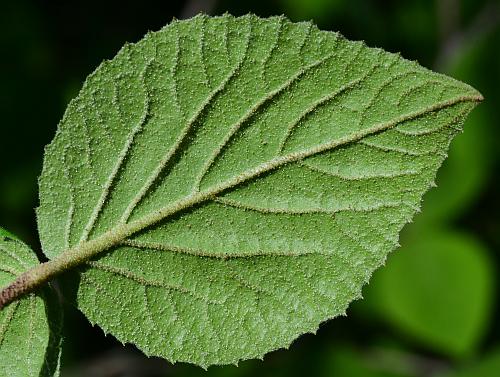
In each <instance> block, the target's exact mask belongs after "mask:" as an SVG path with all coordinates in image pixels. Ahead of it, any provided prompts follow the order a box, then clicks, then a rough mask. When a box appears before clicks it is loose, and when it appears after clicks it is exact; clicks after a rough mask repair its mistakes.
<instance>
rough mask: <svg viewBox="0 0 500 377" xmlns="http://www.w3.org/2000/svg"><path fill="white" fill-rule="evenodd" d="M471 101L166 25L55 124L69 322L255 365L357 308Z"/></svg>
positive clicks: (247, 38) (241, 30)
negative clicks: (76, 316)
mask: <svg viewBox="0 0 500 377" xmlns="http://www.w3.org/2000/svg"><path fill="white" fill-rule="evenodd" d="M480 99H481V96H480V94H479V93H477V92H476V91H475V90H474V89H473V88H471V87H469V86H467V85H465V84H463V83H460V82H458V81H455V80H453V79H451V78H448V77H446V76H443V75H440V74H437V73H433V72H431V71H429V70H427V69H425V68H422V67H421V66H419V65H418V64H417V63H414V62H410V61H407V60H404V59H402V58H401V57H400V56H399V55H395V54H390V53H387V52H384V51H383V50H380V49H374V48H368V47H366V46H365V45H364V44H363V43H361V42H350V41H348V40H346V39H344V38H343V37H342V36H340V35H339V34H336V33H332V32H324V31H319V30H318V29H317V28H316V27H315V26H313V25H312V24H310V23H295V24H294V23H291V22H289V21H287V20H286V19H285V18H282V17H274V18H269V19H260V18H257V17H255V16H245V17H241V18H234V17H231V16H222V17H214V18H210V17H206V16H198V17H195V18H193V19H191V20H187V21H174V22H172V23H171V24H170V25H168V26H166V27H165V28H163V29H162V30H160V31H159V32H155V33H149V34H148V35H146V37H145V38H144V39H143V40H141V41H140V42H138V43H137V44H134V45H130V44H127V45H125V47H123V48H122V50H120V52H119V53H118V54H117V56H116V57H115V58H113V59H112V60H111V61H106V62H104V63H102V64H101V66H100V67H99V68H98V69H97V70H96V71H95V72H94V73H93V74H92V75H90V76H89V77H88V79H87V81H86V82H85V84H84V86H83V89H82V90H81V92H80V94H79V95H78V97H77V98H76V99H74V100H73V101H72V102H71V103H70V105H69V106H68V109H67V111H66V113H65V115H64V118H63V120H62V121H61V124H60V125H59V128H58V131H57V135H56V137H55V139H54V140H53V142H52V143H51V144H50V146H49V147H48V148H47V150H46V155H45V161H44V169H43V173H42V176H41V179H40V207H39V209H38V225H39V229H40V236H41V240H42V244H43V249H44V252H45V253H46V254H47V255H48V256H49V258H58V257H60V256H61V255H62V253H63V252H64V251H65V250H67V249H72V250H79V249H82V250H83V249H85V250H87V251H89V250H90V251H92V253H93V254H95V257H94V258H93V260H91V261H89V262H88V263H87V264H86V267H85V268H84V269H82V271H81V272H82V273H81V275H80V286H79V290H78V295H77V301H78V306H79V308H80V309H81V310H82V311H83V312H84V313H85V314H86V315H87V317H88V318H89V319H90V321H92V322H93V323H97V324H99V325H100V326H101V327H102V328H103V329H104V330H105V331H106V332H110V333H112V334H113V335H114V336H116V337H117V338H118V339H119V340H121V341H124V342H133V343H134V344H136V345H137V346H138V347H139V348H141V349H142V350H143V351H144V352H145V353H147V354H149V355H158V356H163V357H166V358H167V359H169V360H171V361H174V362H175V361H188V362H193V363H196V364H198V365H201V366H207V365H211V364H227V363H237V362H238V360H241V359H248V358H255V357H262V356H263V355H264V354H265V353H266V352H268V351H270V350H273V349H277V348H281V347H287V346H288V345H289V344H290V343H291V342H292V341H293V340H294V339H295V338H296V337H297V336H299V335H300V334H303V333H306V332H314V331H316V329H317V328H318V325H319V324H320V323H321V322H322V321H324V320H327V319H329V318H332V317H335V316H337V315H340V314H343V313H344V312H345V310H346V308H347V305H348V304H349V303H350V302H351V301H352V300H354V299H355V298H358V297H359V296H360V290H361V287H362V285H363V284H364V283H366V282H367V280H368V278H369V276H370V275H371V273H372V272H373V270H375V269H376V268H377V267H378V266H380V265H381V264H382V263H383V262H384V260H385V258H386V255H387V254H388V253H389V252H390V251H391V250H392V249H393V248H395V247H396V245H397V240H398V233H399V231H400V230H401V228H402V227H403V225H404V224H405V223H407V222H408V221H409V220H410V219H411V217H412V216H413V214H414V213H415V211H416V210H417V209H418V207H419V203H420V200H421V197H422V195H423V193H424V192H425V191H426V190H427V189H428V188H429V187H430V185H431V184H432V182H433V179H434V176H435V174H436V170H437V168H438V167H439V166H440V164H441V162H442V160H443V159H444V157H445V155H446V150H447V148H448V144H449V142H450V140H451V138H452V136H453V135H455V134H456V133H457V132H458V131H460V130H461V125H462V123H463V121H464V119H465V117H466V115H467V113H468V112H469V111H470V110H471V109H472V108H473V107H474V105H475V103H476V102H477V101H479V100H480ZM99 248H105V249H106V252H105V253H97V252H96V251H99ZM94 249H95V250H94Z"/></svg>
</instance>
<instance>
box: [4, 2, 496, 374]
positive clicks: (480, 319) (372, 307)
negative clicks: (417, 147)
mask: <svg viewBox="0 0 500 377" xmlns="http://www.w3.org/2000/svg"><path fill="white" fill-rule="evenodd" d="M200 10H201V11H204V12H206V13H208V14H221V13H224V12H226V11H228V12H229V13H232V14H234V15H242V14H245V13H247V12H253V13H255V14H257V15H259V16H269V15H276V14H285V15H287V16H288V17H289V18H290V19H292V20H294V21H299V20H309V19H312V20H313V21H314V22H315V23H316V24H318V26H319V27H320V28H322V29H325V30H334V31H340V32H341V33H342V34H343V35H345V36H346V37H347V38H349V39H352V40H360V39H363V40H365V41H366V42H367V44H368V45H369V46H378V47H382V48H384V49H385V50H388V51H392V52H401V53H402V55H403V56H404V57H406V58H408V59H412V60H418V61H419V62H420V63H421V64H423V65H424V66H426V67H429V68H431V69H434V70H437V71H440V72H443V73H447V74H449V75H451V76H453V77H455V78H457V79H460V80H463V81H466V82H467V83H469V84H471V85H473V86H474V87H475V88H477V89H478V90H479V91H481V92H482V94H483V95H484V97H485V101H484V102H483V103H482V104H481V105H480V106H479V107H478V108H477V109H476V110H475V111H474V112H473V114H472V115H471V116H470V118H469V119H468V121H467V122H466V124H465V132H464V133H463V134H461V135H460V136H458V137H457V138H456V140H455V141H454V142H453V144H452V147H451V151H450V154H449V155H450V157H449V159H448V160H447V162H446V163H445V165H444V166H443V168H442V169H441V170H440V172H439V175H438V179H437V183H438V188H436V189H433V190H432V191H431V192H430V193H429V194H427V195H426V197H425V198H424V199H425V200H424V205H423V213H422V214H420V215H418V216H417V218H416V219H415V222H414V223H412V224H410V225H408V226H407V227H406V228H405V230H404V232H403V235H402V237H401V244H402V248H401V249H400V250H398V251H397V252H396V253H395V254H393V255H391V256H390V257H389V260H388V262H387V265H386V267H385V268H383V269H381V270H380V271H378V272H377V273H376V274H375V276H374V278H373V280H372V282H371V283H370V285H369V286H367V287H366V289H365V291H364V296H365V300H363V301H360V302H356V303H354V304H353V305H352V306H351V308H350V309H349V310H348V316H347V317H343V318H337V319H335V320H332V321H329V322H328V323H325V324H323V325H322V326H321V328H320V330H319V332H318V334H317V335H315V336H313V335H306V336H302V337H300V338H299V339H298V340H297V341H296V342H295V343H294V344H293V345H292V346H291V348H290V349H289V350H286V351H285V350H279V351H276V352H273V353H271V354H269V355H267V356H266V357H265V359H264V361H246V362H242V363H241V364H240V367H239V368H236V367H234V366H227V367H212V368H210V369H209V370H208V372H205V371H203V370H201V369H199V368H197V367H193V366H189V365H183V364H178V365H174V366H172V365H170V364H169V363H167V362H165V361H163V360H160V359H154V358H150V359H148V358H146V357H145V356H143V355H142V354H141V353H140V352H139V351H137V350H136V349H135V348H134V347H132V346H126V347H123V346H122V345H121V344H118V342H117V341H116V340H114V338H113V337H112V336H109V335H108V336H105V335H104V334H103V333H102V332H101V331H100V330H99V329H98V328H93V327H91V326H90V324H89V323H88V322H87V321H86V320H85V318H83V316H82V315H81V314H79V313H78V312H76V311H75V310H69V309H67V313H66V319H67V320H66V325H65V334H66V336H67V337H68V338H69V340H68V342H67V343H66V345H65V348H64V354H63V373H62V375H63V377H64V376H109V377H111V376H113V377H119V376H120V377H121V376H124V377H125V376H130V377H132V376H141V377H142V376H198V375H200V376H201V375H209V376H253V375H260V376H288V375H290V376H293V375H296V376H300V375H318V376H335V377H337V376H338V377H351V376H352V377H357V376H368V377H412V376H416V377H418V376H432V377H434V376H436V377H442V376H447V377H452V376H462V377H465V376H478V377H489V376H497V375H500V341H499V335H500V325H499V323H498V321H497V319H498V318H499V314H500V310H499V305H498V300H497V297H498V286H499V279H497V274H498V271H499V267H500V263H499V262H500V256H499V252H500V217H499V216H498V215H499V213H500V200H499V193H500V190H499V188H498V184H499V176H498V172H499V157H500V143H499V140H500V139H499V138H500V125H499V121H498V119H499V116H500V2H498V1H495V0H434V1H424V0H410V1H398V0H390V1H388V0H379V1H363V0H350V1H341V0H266V1H263V0H258V1H256V0H254V1H243V0H240V1H231V0H210V1H163V2H158V3H155V2H152V1H135V2H131V3H127V2H123V1H122V2H105V1H102V0H101V1H96V0H92V1H85V2H69V1H48V0H47V1H42V0H39V1H35V0H33V1H28V0H17V1H8V2H7V1H3V2H2V3H0V51H1V52H0V54H1V55H0V57H1V59H0V117H1V118H0V119H1V121H0V122H1V123H0V124H1V125H0V225H2V226H3V227H5V228H7V229H9V230H10V231H12V232H13V233H15V234H17V235H19V236H20V237H21V238H22V239H24V240H25V241H26V242H28V243H29V244H30V245H31V246H33V247H34V248H35V249H36V250H40V245H39V244H38V241H37V236H36V222H35V217H34V210H33V209H34V208H35V207H36V206H37V177H38V175H39V173H40V170H41V164H42V156H43V148H44V146H45V145H46V144H48V143H49V142H50V141H51V138H52V137H53V135H54V133H55V130H56V127H57V123H58V121H59V119H61V117H62V114H63V112H64V109H65V107H66V105H67V103H68V101H69V100H70V99H71V98H72V97H74V96H75V95H76V94H77V92H78V90H79V88H80V86H81V85H82V83H83V81H84V79H85V77H86V76H87V75H88V74H89V73H90V72H92V71H93V70H94V69H95V67H96V66H97V65H98V64H99V63H100V62H101V61H102V60H103V59H109V58H112V57H113V56H114V55H115V53H116V52H117V51H118V49H119V48H120V47H121V46H122V45H123V44H124V43H125V42H126V41H130V42H135V41H138V40H139V39H141V38H142V36H143V35H144V34H145V33H146V32H147V31H148V30H153V31H154V30H158V29H159V28H161V27H162V26H163V25H165V24H166V23H168V22H169V21H170V20H171V19H172V17H177V18H186V17H190V16H192V15H194V14H196V13H197V12H198V11H200ZM40 257H43V256H41V255H40ZM0 367H1V366H0ZM497 373H498V374H497Z"/></svg>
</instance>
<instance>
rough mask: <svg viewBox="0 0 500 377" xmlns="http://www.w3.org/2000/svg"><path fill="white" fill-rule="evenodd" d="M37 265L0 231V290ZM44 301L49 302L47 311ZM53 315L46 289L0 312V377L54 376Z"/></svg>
mask: <svg viewBox="0 0 500 377" xmlns="http://www.w3.org/2000/svg"><path fill="white" fill-rule="evenodd" d="M37 264H38V260H37V258H36V256H35V253H34V252H33V251H32V250H31V249H30V248H29V247H28V246H26V245H25V244H24V243H22V242H21V241H19V240H18V239H17V238H14V236H13V235H11V234H10V233H9V232H7V231H5V230H4V229H2V228H0V287H4V286H7V285H8V284H9V283H11V282H12V281H13V280H14V279H15V278H16V277H17V276H18V275H20V274H21V273H22V272H24V271H26V270H28V269H29V268H30V267H33V266H35V265H37ZM45 301H48V302H50V306H51V307H50V308H49V309H46V305H45ZM57 311H58V302H57V298H56V297H55V294H54V292H52V289H51V288H49V287H46V288H44V289H43V291H41V292H39V293H36V294H35V293H31V294H29V295H27V296H25V297H23V298H21V299H20V300H18V301H15V302H13V303H11V304H9V305H7V306H6V307H5V308H3V309H2V310H1V311H0V365H1V366H2V367H1V368H0V377H4V376H5V377H17V376H19V377H25V376H39V377H52V376H54V375H55V374H58V369H59V366H58V365H59V353H60V339H61V338H60V328H59V327H60V318H55V316H56V315H58V314H57Z"/></svg>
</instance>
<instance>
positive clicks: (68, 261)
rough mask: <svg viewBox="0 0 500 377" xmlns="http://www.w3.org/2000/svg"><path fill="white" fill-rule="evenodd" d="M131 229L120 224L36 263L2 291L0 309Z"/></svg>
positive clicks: (79, 263)
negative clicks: (51, 257)
mask: <svg viewBox="0 0 500 377" xmlns="http://www.w3.org/2000/svg"><path fill="white" fill-rule="evenodd" d="M129 232H130V229H128V227H126V226H119V227H116V228H114V229H112V230H111V231H109V232H107V233H104V234H102V235H101V236H99V237H97V238H95V239H93V240H91V241H88V242H83V243H81V244H79V245H77V246H76V247H74V248H71V249H68V250H66V251H65V252H63V253H62V254H60V255H59V256H58V257H57V258H55V259H53V260H51V261H48V262H45V263H41V264H39V265H36V266H35V267H33V268H31V269H30V270H28V271H25V272H23V273H22V274H21V275H19V276H18V277H17V279H16V280H14V281H13V282H12V283H11V284H9V285H8V286H6V287H5V288H3V289H2V291H1V292H0V310H1V309H3V308H4V307H5V306H7V305H8V304H10V303H11V302H13V301H15V300H17V299H18V298H19V297H20V296H23V295H25V294H27V293H29V292H32V291H34V290H35V289H36V288H38V287H40V286H42V285H43V284H45V283H47V282H49V281H50V280H52V279H53V278H54V277H56V276H57V275H59V274H61V273H63V272H65V271H68V270H70V269H72V268H75V267H77V266H80V265H82V264H84V263H85V262H86V261H88V260H89V259H90V258H92V257H93V256H95V255H96V254H98V253H100V252H103V251H105V250H108V249H109V248H111V247H113V246H114V245H117V244H118V243H119V242H121V241H122V240H123V239H124V238H125V237H127V236H128V235H129V234H128V233H129Z"/></svg>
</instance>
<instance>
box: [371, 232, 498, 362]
mask: <svg viewBox="0 0 500 377" xmlns="http://www.w3.org/2000/svg"><path fill="white" fill-rule="evenodd" d="M493 285H494V275H493V271H492V269H491V261H490V260H489V257H488V252H487V250H485V249H484V247H483V246H481V244H479V243H478V242H477V241H476V240H475V239H474V238H472V237H470V236H466V235H462V234H455V233H449V232H444V231H442V232H434V233H430V232H427V233H422V234H418V235H416V237H413V238H411V239H408V240H406V242H405V246H404V247H403V248H402V249H401V250H400V251H398V253H396V254H395V255H393V256H391V258H390V259H389V262H388V263H387V266H386V267H385V268H383V269H381V270H380V271H378V272H377V273H376V274H375V275H374V276H373V279H372V282H371V284H370V285H369V286H368V287H367V289H366V292H365V297H366V301H368V305H369V306H370V307H371V308H372V309H374V310H375V311H376V313H377V314H378V315H380V316H382V318H383V319H384V320H386V321H387V322H389V323H391V324H392V325H393V326H394V327H396V328H397V329H399V330H401V331H403V333H404V334H406V335H407V336H410V337H411V338H414V339H415V340H417V341H418V342H419V343H420V344H422V345H424V346H426V347H428V348H429V349H432V350H434V351H437V352H440V353H443V354H447V355H450V356H467V355H468V354H470V353H471V352H473V351H474V350H475V348H476V346H477V345H478V342H479V341H480V340H481V338H482V336H483V335H484V333H485V331H486V330H487V328H488V320H489V316H490V310H491V305H492V301H493V298H494V295H493Z"/></svg>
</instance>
